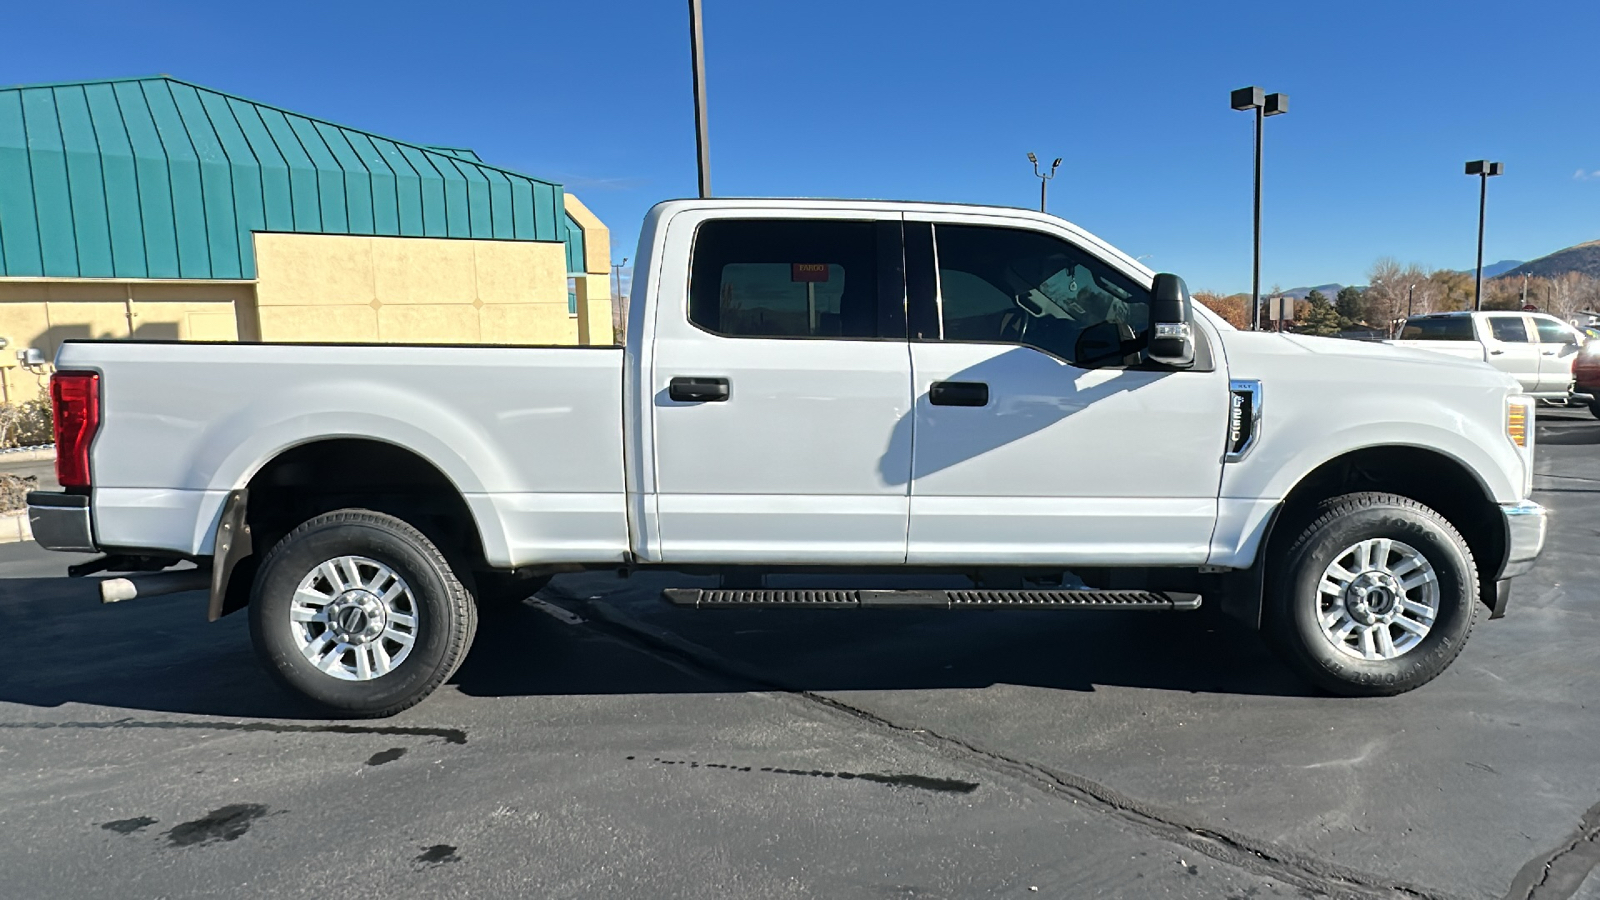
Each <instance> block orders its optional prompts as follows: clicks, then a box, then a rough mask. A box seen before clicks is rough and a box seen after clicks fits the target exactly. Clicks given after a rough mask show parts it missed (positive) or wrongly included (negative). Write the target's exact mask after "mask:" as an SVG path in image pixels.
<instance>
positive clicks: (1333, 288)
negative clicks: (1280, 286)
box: [1278, 284, 1344, 303]
mask: <svg viewBox="0 0 1600 900" xmlns="http://www.w3.org/2000/svg"><path fill="white" fill-rule="evenodd" d="M1342 290H1344V285H1342V284H1319V285H1317V286H1315V287H1297V288H1290V289H1288V290H1287V291H1279V292H1278V293H1279V294H1280V295H1282V296H1284V297H1293V298H1294V299H1296V300H1304V299H1306V298H1307V297H1309V296H1311V292H1312V291H1320V292H1322V296H1324V297H1327V298H1328V302H1330V303H1331V302H1333V299H1334V298H1335V297H1338V296H1339V292H1340V291H1342Z"/></svg>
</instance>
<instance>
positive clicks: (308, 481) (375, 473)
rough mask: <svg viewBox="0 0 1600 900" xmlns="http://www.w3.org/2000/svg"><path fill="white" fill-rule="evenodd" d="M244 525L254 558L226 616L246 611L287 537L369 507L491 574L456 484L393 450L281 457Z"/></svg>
mask: <svg viewBox="0 0 1600 900" xmlns="http://www.w3.org/2000/svg"><path fill="white" fill-rule="evenodd" d="M248 488H249V504H248V507H247V509H246V512H245V522H246V523H247V524H248V525H249V528H250V535H251V540H252V543H253V554H252V555H251V556H250V557H248V558H246V559H244V560H241V561H240V563H239V565H238V567H237V568H236V569H235V570H234V572H233V574H232V576H231V577H230V579H229V584H228V585H227V589H226V596H225V600H224V603H223V606H222V613H223V614H224V615H226V614H227V613H230V612H234V611H236V610H238V609H241V608H243V607H244V606H245V605H246V603H247V602H248V600H249V592H250V584H251V582H252V581H253V580H254V578H255V570H256V566H257V564H258V562H259V560H260V559H261V558H263V557H265V556H266V554H267V553H268V552H269V551H270V550H271V549H272V548H273V546H274V545H275V544H277V543H278V541H279V540H281V539H282V538H283V536H284V535H286V534H288V533H289V532H290V531H292V530H294V528H295V527H296V526H298V525H299V524H300V523H302V522H306V521H308V520H310V519H312V518H315V517H316V516H319V515H322V514H323V513H328V512H333V511H334V510H338V509H352V508H355V509H370V510H373V511H374V512H382V513H388V514H389V515H391V516H394V517H396V518H399V519H401V520H403V521H405V522H406V523H408V524H409V525H411V526H412V527H414V528H416V529H417V530H418V531H421V532H422V533H423V534H425V535H427V537H428V539H429V540H430V541H432V542H433V543H434V544H435V545H436V546H437V547H438V548H439V549H440V551H442V552H443V553H444V554H445V556H446V557H447V558H449V559H450V560H451V561H452V564H453V565H454V566H456V567H458V568H460V569H461V570H462V571H461V572H460V575H461V576H462V577H463V578H465V577H467V576H468V575H469V573H470V572H471V571H473V570H476V569H483V568H486V567H487V566H486V564H485V562H484V558H483V540H482V538H481V536H480V535H479V534H478V527H477V523H476V522H475V521H474V520H473V518H472V513H471V511H470V510H468V508H467V503H466V500H465V499H464V498H463V497H462V496H461V492H460V490H458V489H457V488H456V486H455V484H454V483H453V482H451V481H450V479H449V478H447V477H446V476H445V475H444V473H443V472H440V471H439V469H438V468H437V467H435V466H434V465H433V464H432V463H430V462H428V461H427V460H425V459H423V458H422V457H420V456H418V455H417V454H415V453H413V452H411V451H410V450H407V449H405V448H404V447H400V446H397V445H395V444H389V443H385V442H383V441H373V440H364V439H359V438H338V439H333V440H325V441H316V442H314V443H310V444H301V445H300V446H298V447H292V448H290V449H288V450H285V451H284V452H283V453H281V454H279V455H278V456H276V457H275V458H273V459H272V461H270V462H268V463H267V464H266V465H265V466H263V467H262V468H261V470H260V471H259V472H257V473H256V474H255V476H254V477H252V478H251V479H250V483H249V486H248Z"/></svg>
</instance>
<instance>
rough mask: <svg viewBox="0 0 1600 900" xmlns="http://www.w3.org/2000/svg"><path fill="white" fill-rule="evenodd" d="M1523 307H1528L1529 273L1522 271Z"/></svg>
mask: <svg viewBox="0 0 1600 900" xmlns="http://www.w3.org/2000/svg"><path fill="white" fill-rule="evenodd" d="M1522 308H1523V309H1527V308H1528V273H1527V272H1523V273H1522Z"/></svg>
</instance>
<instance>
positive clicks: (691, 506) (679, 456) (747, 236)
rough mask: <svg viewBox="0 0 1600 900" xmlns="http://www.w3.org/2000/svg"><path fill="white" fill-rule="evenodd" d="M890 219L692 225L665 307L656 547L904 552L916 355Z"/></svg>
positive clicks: (763, 553) (692, 555) (692, 559)
mask: <svg viewBox="0 0 1600 900" xmlns="http://www.w3.org/2000/svg"><path fill="white" fill-rule="evenodd" d="M836 215H838V216H843V214H842V213H841V214H836ZM883 218H884V216H883V214H881V213H880V214H877V215H876V219H877V220H874V218H872V217H867V216H863V217H859V218H855V219H849V218H842V217H831V218H805V219H770V218H769V219H761V218H750V219H731V218H716V219H711V220H707V221H704V222H701V223H699V224H698V226H697V230H696V232H695V234H694V236H693V256H692V261H691V264H690V271H689V273H688V274H689V278H688V284H687V296H686V297H685V296H684V294H683V293H679V294H678V295H677V297H676V301H675V302H674V301H672V300H671V299H669V293H668V290H667V288H665V287H663V293H662V295H661V296H662V302H661V303H660V304H659V305H658V307H657V324H656V333H655V343H654V350H655V359H654V363H653V367H652V376H651V377H652V385H653V395H654V397H653V401H652V403H653V407H654V409H653V412H654V426H655V427H654V440H655V462H656V479H657V487H656V490H657V495H656V498H655V500H656V521H657V523H658V526H659V536H660V556H661V559H662V560H663V561H665V562H673V563H741V562H749V563H764V564H777V563H797V564H799V563H833V564H842V563H861V564H900V563H903V562H905V553H906V517H907V494H908V491H909V482H910V474H911V418H910V413H911V364H910V359H909V353H908V351H907V348H906V339H905V287H904V280H903V276H902V268H901V263H900V259H901V248H900V240H901V238H900V222H899V218H898V214H895V217H894V220H893V221H883V220H882V219H883ZM679 227H680V223H679V222H678V221H677V220H674V222H673V224H672V228H674V229H677V228H679ZM669 239H670V238H669ZM678 290H679V291H680V292H681V291H682V288H679V289H678Z"/></svg>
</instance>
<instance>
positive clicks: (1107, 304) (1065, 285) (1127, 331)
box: [934, 225, 1150, 367]
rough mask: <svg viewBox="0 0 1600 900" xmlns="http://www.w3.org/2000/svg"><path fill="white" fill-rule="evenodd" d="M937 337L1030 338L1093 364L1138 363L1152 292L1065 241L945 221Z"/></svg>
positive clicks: (938, 236) (939, 232)
mask: <svg viewBox="0 0 1600 900" xmlns="http://www.w3.org/2000/svg"><path fill="white" fill-rule="evenodd" d="M934 242H935V247H936V253H937V257H936V258H937V260H938V262H937V268H938V273H939V288H938V289H939V325H940V333H939V336H940V338H941V339H942V340H945V341H969V342H983V343H1009V344H1022V345H1024V346H1029V347H1033V348H1035V349H1038V350H1042V351H1044V352H1045V353H1048V354H1050V355H1052V356H1056V357H1059V358H1060V359H1062V360H1065V361H1066V362H1069V363H1073V364H1074V365H1079V366H1085V367H1105V366H1119V365H1127V364H1134V363H1137V362H1138V359H1139V352H1140V351H1141V350H1143V349H1144V347H1145V345H1146V344H1147V343H1148V342H1149V339H1150V292H1149V291H1148V290H1146V289H1145V288H1142V287H1139V286H1138V285H1136V284H1134V283H1133V282H1132V281H1130V280H1129V279H1127V278H1124V277H1123V276H1122V275H1120V274H1118V273H1116V272H1114V271H1112V270H1111V269H1110V267H1108V266H1106V265H1105V264H1104V263H1102V262H1100V261H1099V260H1097V259H1095V258H1094V257H1092V256H1090V255H1089V254H1088V253H1085V252H1084V251H1082V250H1079V249H1078V248H1076V247H1074V246H1072V245H1071V244H1068V243H1066V242H1065V241H1062V240H1059V239H1057V238H1054V237H1051V236H1049V235H1046V234H1040V233H1038V232H1034V231H1025V230H1021V229H1015V228H993V227H988V226H974V225H938V226H936V227H935V229H934Z"/></svg>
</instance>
